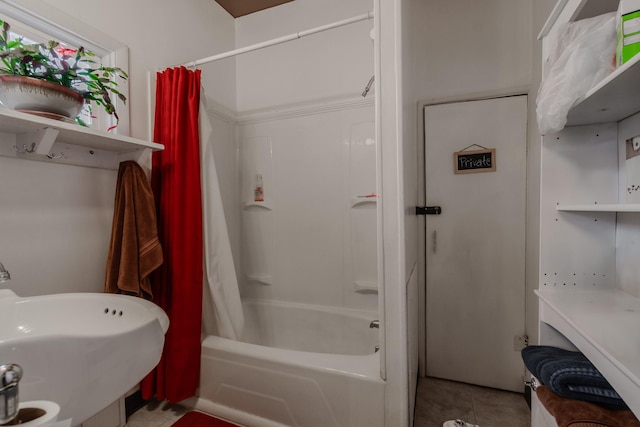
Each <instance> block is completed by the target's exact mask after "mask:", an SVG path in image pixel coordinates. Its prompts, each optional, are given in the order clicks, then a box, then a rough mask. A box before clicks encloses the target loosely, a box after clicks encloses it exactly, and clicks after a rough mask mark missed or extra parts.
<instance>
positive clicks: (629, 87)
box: [567, 55, 640, 126]
mask: <svg viewBox="0 0 640 427" xmlns="http://www.w3.org/2000/svg"><path fill="white" fill-rule="evenodd" d="M638 111H640V55H636V56H635V57H633V58H632V59H631V60H630V61H629V62H627V63H626V64H624V65H622V66H621V67H619V68H617V69H616V70H615V71H613V72H612V73H611V74H609V75H608V76H607V77H606V78H605V79H604V80H602V81H601V82H600V83H599V84H597V85H596V86H595V87H593V88H592V89H591V90H590V91H589V92H588V93H587V95H586V97H585V99H584V100H583V101H581V102H580V103H578V104H577V105H575V106H574V107H573V108H572V109H571V111H569V114H568V115H567V126H579V125H588V124H596V123H607V122H617V121H620V120H622V119H625V118H627V117H629V116H631V115H633V114H635V113H636V112H638Z"/></svg>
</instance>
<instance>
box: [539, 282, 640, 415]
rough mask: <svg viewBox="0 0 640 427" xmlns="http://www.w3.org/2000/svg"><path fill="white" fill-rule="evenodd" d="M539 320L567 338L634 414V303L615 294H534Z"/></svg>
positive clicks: (638, 341)
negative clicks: (605, 379)
mask: <svg viewBox="0 0 640 427" xmlns="http://www.w3.org/2000/svg"><path fill="white" fill-rule="evenodd" d="M536 294H537V295H538V297H539V298H540V302H541V304H540V307H541V312H540V321H542V322H544V323H546V324H548V325H550V326H552V327H554V328H555V329H556V330H557V331H558V332H560V333H561V334H563V335H564V336H565V337H566V338H567V339H569V340H570V341H571V342H572V343H573V344H574V345H575V346H576V347H577V348H578V349H579V350H580V351H581V352H582V353H583V354H584V355H585V356H586V357H587V358H588V359H589V360H590V361H591V362H592V363H593V364H594V365H595V366H596V368H597V369H598V370H599V371H600V372H601V373H602V374H603V375H604V376H605V377H606V378H607V380H608V381H609V383H611V385H612V386H613V387H614V388H615V390H616V391H617V392H618V394H620V396H621V397H622V398H623V399H624V400H625V402H626V403H627V405H629V407H630V409H631V410H632V411H633V413H634V414H635V415H636V416H639V415H640V393H639V390H640V333H639V332H638V325H640V298H636V297H634V296H632V295H630V294H628V293H626V292H623V291H621V290H619V289H615V288H612V289H608V290H571V291H569V292H567V291H547V290H544V291H540V290H538V291H536Z"/></svg>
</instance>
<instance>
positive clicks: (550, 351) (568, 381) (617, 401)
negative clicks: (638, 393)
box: [522, 346, 626, 407]
mask: <svg viewBox="0 0 640 427" xmlns="http://www.w3.org/2000/svg"><path fill="white" fill-rule="evenodd" d="M522 360H523V361H524V364H525V366H526V367H527V369H528V370H529V372H531V373H532V374H533V376H535V377H536V378H537V379H538V380H539V381H540V382H541V383H542V384H544V385H546V386H547V387H549V388H550V389H551V390H552V391H553V392H554V393H556V394H558V395H559V396H562V397H566V398H569V399H578V400H584V401H588V402H596V403H603V404H607V405H614V406H622V407H624V406H626V405H625V403H624V401H623V400H622V399H621V398H620V395H618V393H617V392H616V391H615V390H614V389H613V387H611V384H609V382H608V381H607V380H606V379H605V378H604V377H603V376H602V374H601V373H600V371H598V370H597V369H596V367H595V366H593V364H592V363H591V362H590V361H589V359H587V358H586V357H585V356H584V355H583V354H582V353H580V352H577V351H569V350H564V349H561V348H557V347H550V346H529V347H525V348H524V349H522Z"/></svg>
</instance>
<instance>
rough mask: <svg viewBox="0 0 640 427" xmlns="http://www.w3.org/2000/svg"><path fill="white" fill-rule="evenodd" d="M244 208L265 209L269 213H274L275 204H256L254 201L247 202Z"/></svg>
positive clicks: (266, 202)
mask: <svg viewBox="0 0 640 427" xmlns="http://www.w3.org/2000/svg"><path fill="white" fill-rule="evenodd" d="M243 206H244V208H245V209H249V208H251V207H256V208H261V209H265V210H268V211H272V210H273V202H270V201H266V200H265V201H263V202H255V201H253V200H246V201H245V202H244V203H243Z"/></svg>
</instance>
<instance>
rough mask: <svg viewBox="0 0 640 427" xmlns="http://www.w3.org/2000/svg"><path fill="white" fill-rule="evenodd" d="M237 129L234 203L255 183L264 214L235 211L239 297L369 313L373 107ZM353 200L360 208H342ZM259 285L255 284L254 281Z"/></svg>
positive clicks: (373, 281) (372, 301) (373, 257)
mask: <svg viewBox="0 0 640 427" xmlns="http://www.w3.org/2000/svg"><path fill="white" fill-rule="evenodd" d="M368 101H369V102H363V101H359V102H357V103H355V105H350V106H349V107H341V108H339V109H337V110H332V111H325V110H324V109H319V110H307V111H306V114H304V115H299V113H300V110H292V114H293V116H291V117H287V118H279V119H273V120H266V121H263V120H261V121H259V122H257V123H250V124H245V125H242V126H241V127H240V143H241V153H242V155H241V157H242V180H241V186H242V188H241V191H240V192H239V194H241V197H242V201H243V202H251V201H253V198H254V193H253V189H254V182H255V174H257V173H259V174H261V175H262V177H263V183H264V199H265V206H269V207H271V208H272V210H266V209H264V208H262V207H259V206H247V207H245V209H244V211H243V213H242V217H243V228H242V235H243V242H244V245H243V248H242V263H243V266H242V270H241V274H240V279H241V280H240V281H241V293H242V295H243V297H250V298H264V299H274V300H279V301H295V302H302V303H307V304H319V305H329V306H335V307H350V308H358V309H368V310H376V309H377V304H378V300H377V298H378V297H377V295H375V294H373V293H362V292H358V290H359V289H358V288H356V285H355V283H356V282H358V283H363V282H364V283H365V284H366V285H368V286H373V287H375V288H376V289H377V253H376V204H375V199H368V200H364V199H363V198H362V197H361V199H363V200H356V199H357V198H358V196H365V195H368V194H372V193H373V194H375V193H376V171H375V168H376V163H375V156H376V147H375V126H374V115H373V102H372V101H371V100H368ZM354 201H358V202H361V203H359V204H357V205H355V206H353V207H352V204H353V202H354ZM254 279H261V280H254Z"/></svg>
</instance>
